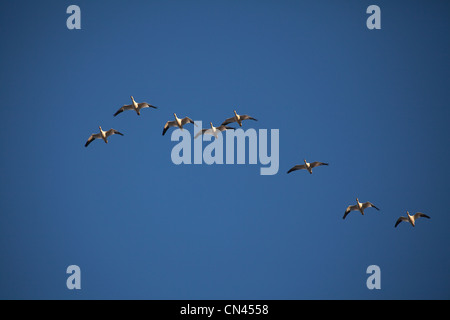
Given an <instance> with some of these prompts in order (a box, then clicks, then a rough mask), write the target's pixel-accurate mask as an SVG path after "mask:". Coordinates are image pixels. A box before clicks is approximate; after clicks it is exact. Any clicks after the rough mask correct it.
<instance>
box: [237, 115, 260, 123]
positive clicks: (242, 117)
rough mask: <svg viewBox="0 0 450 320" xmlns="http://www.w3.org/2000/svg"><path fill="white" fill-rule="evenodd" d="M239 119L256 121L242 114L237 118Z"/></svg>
mask: <svg viewBox="0 0 450 320" xmlns="http://www.w3.org/2000/svg"><path fill="white" fill-rule="evenodd" d="M239 117H240V118H241V120H255V121H258V120H256V119H255V118H252V117H250V116H249V115H246V114H244V115H242V116H239Z"/></svg>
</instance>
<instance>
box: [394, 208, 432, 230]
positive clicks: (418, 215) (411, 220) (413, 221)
mask: <svg viewBox="0 0 450 320" xmlns="http://www.w3.org/2000/svg"><path fill="white" fill-rule="evenodd" d="M421 217H422V218H428V219H431V218H430V217H429V216H427V215H426V214H425V213H422V212H417V213H416V214H415V215H413V216H411V215H409V212H408V211H406V217H400V218H398V220H397V222H396V223H395V228H397V226H398V224H399V223H400V222H402V221H407V222H409V223H411V225H412V226H413V227H415V226H416V220H417V219H418V218H421Z"/></svg>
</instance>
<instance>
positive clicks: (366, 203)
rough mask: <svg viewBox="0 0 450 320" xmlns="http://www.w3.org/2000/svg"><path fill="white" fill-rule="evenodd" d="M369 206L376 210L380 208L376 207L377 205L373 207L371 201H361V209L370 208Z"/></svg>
mask: <svg viewBox="0 0 450 320" xmlns="http://www.w3.org/2000/svg"><path fill="white" fill-rule="evenodd" d="M370 207H372V208H375V209H377V210H380V209H378V208H377V207H375V205H374V204H373V203H370V202H365V203H363V205H362V208H363V209H366V208H370Z"/></svg>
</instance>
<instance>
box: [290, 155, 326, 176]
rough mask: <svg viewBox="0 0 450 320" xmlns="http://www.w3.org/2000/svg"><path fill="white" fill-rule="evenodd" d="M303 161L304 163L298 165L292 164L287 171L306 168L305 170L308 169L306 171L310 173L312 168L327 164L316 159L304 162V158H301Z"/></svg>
mask: <svg viewBox="0 0 450 320" xmlns="http://www.w3.org/2000/svg"><path fill="white" fill-rule="evenodd" d="M303 162H304V163H305V164H299V165H296V166H293V167H292V168H291V169H289V171H288V172H287V173H290V172H292V171H296V170H302V169H306V170H308V172H309V173H310V174H312V169H313V168H315V167H318V166H327V165H328V163H325V162H318V161H315V162H312V163H309V162H306V160H305V159H303Z"/></svg>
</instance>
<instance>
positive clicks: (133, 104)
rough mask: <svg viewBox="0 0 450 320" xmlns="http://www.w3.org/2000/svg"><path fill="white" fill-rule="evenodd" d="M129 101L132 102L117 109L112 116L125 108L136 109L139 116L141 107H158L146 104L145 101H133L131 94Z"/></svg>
mask: <svg viewBox="0 0 450 320" xmlns="http://www.w3.org/2000/svg"><path fill="white" fill-rule="evenodd" d="M131 102H132V103H131V104H126V105H124V106H123V107H122V108H120V109H119V110H117V111H116V113H114V117H115V116H117V115H118V114H119V113H122V112H124V111H125V110H134V111H136V113H137V115H138V116H140V115H141V109H142V108H154V109H158V107H155V106H152V105H151V104H148V103H147V102H141V103H137V102H136V101H134V98H133V96H131Z"/></svg>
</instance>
